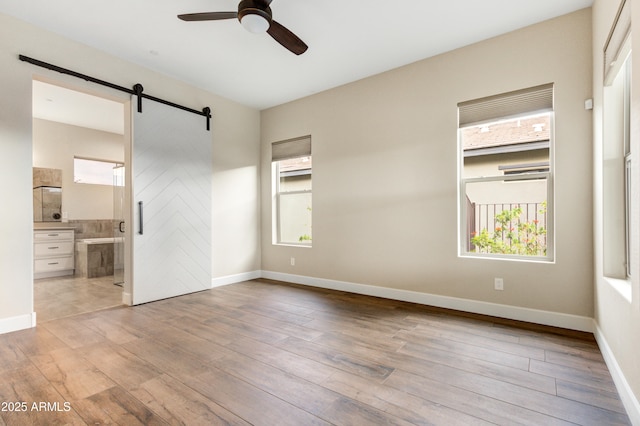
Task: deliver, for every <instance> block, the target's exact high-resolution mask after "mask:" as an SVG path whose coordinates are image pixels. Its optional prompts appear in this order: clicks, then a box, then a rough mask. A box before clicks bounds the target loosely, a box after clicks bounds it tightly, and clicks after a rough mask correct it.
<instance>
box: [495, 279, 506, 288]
mask: <svg viewBox="0 0 640 426" xmlns="http://www.w3.org/2000/svg"><path fill="white" fill-rule="evenodd" d="M493 288H494V289H495V290H504V280H503V279H502V278H495V279H494V280H493Z"/></svg>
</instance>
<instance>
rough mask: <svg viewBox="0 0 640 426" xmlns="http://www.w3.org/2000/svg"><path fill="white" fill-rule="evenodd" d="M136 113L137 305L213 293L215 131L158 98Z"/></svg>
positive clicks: (196, 117) (134, 187) (200, 120)
mask: <svg viewBox="0 0 640 426" xmlns="http://www.w3.org/2000/svg"><path fill="white" fill-rule="evenodd" d="M135 100H136V98H135V97H134V101H135ZM134 105H135V102H134ZM132 115H133V120H132V122H133V141H132V164H131V167H132V178H133V188H132V190H133V194H134V205H133V208H134V209H135V211H134V218H135V223H134V224H133V225H134V233H133V283H132V300H133V304H134V305H137V304H140V303H146V302H151V301H154V300H160V299H165V298H168V297H173V296H178V295H182V294H187V293H193V292H196V291H201V290H206V289H209V288H211V132H209V131H207V130H206V121H205V119H204V118H203V117H202V116H199V115H197V114H193V113H190V112H187V111H183V110H180V109H176V108H173V107H170V106H168V105H164V104H161V103H158V102H155V101H151V100H146V99H145V100H144V101H143V111H142V113H138V112H137V111H136V110H134V111H133V112H132Z"/></svg>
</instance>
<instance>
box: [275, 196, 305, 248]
mask: <svg viewBox="0 0 640 426" xmlns="http://www.w3.org/2000/svg"><path fill="white" fill-rule="evenodd" d="M279 219H280V223H279V229H280V242H281V243H295V244H301V243H302V244H310V243H311V193H310V192H308V193H294V194H287V193H281V194H280V196H279Z"/></svg>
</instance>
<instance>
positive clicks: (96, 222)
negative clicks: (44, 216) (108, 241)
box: [34, 219, 118, 240]
mask: <svg viewBox="0 0 640 426" xmlns="http://www.w3.org/2000/svg"><path fill="white" fill-rule="evenodd" d="M117 224H118V221H116V220H113V219H89V220H70V221H68V222H63V223H60V222H55V223H50V222H49V223H47V222H40V223H35V224H34V227H35V228H36V229H37V228H38V227H66V228H74V230H75V237H76V240H81V239H85V238H103V237H113V230H114V229H115V226H117Z"/></svg>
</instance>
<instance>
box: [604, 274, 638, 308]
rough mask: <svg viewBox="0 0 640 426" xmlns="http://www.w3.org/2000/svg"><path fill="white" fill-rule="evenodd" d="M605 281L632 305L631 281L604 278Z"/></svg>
mask: <svg viewBox="0 0 640 426" xmlns="http://www.w3.org/2000/svg"><path fill="white" fill-rule="evenodd" d="M604 281H605V282H606V283H607V284H609V285H610V286H611V287H612V288H613V289H614V290H615V291H617V292H618V294H620V296H622V297H624V299H625V300H626V301H627V302H629V303H631V300H632V294H631V281H629V280H621V279H619V278H610V277H604Z"/></svg>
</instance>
